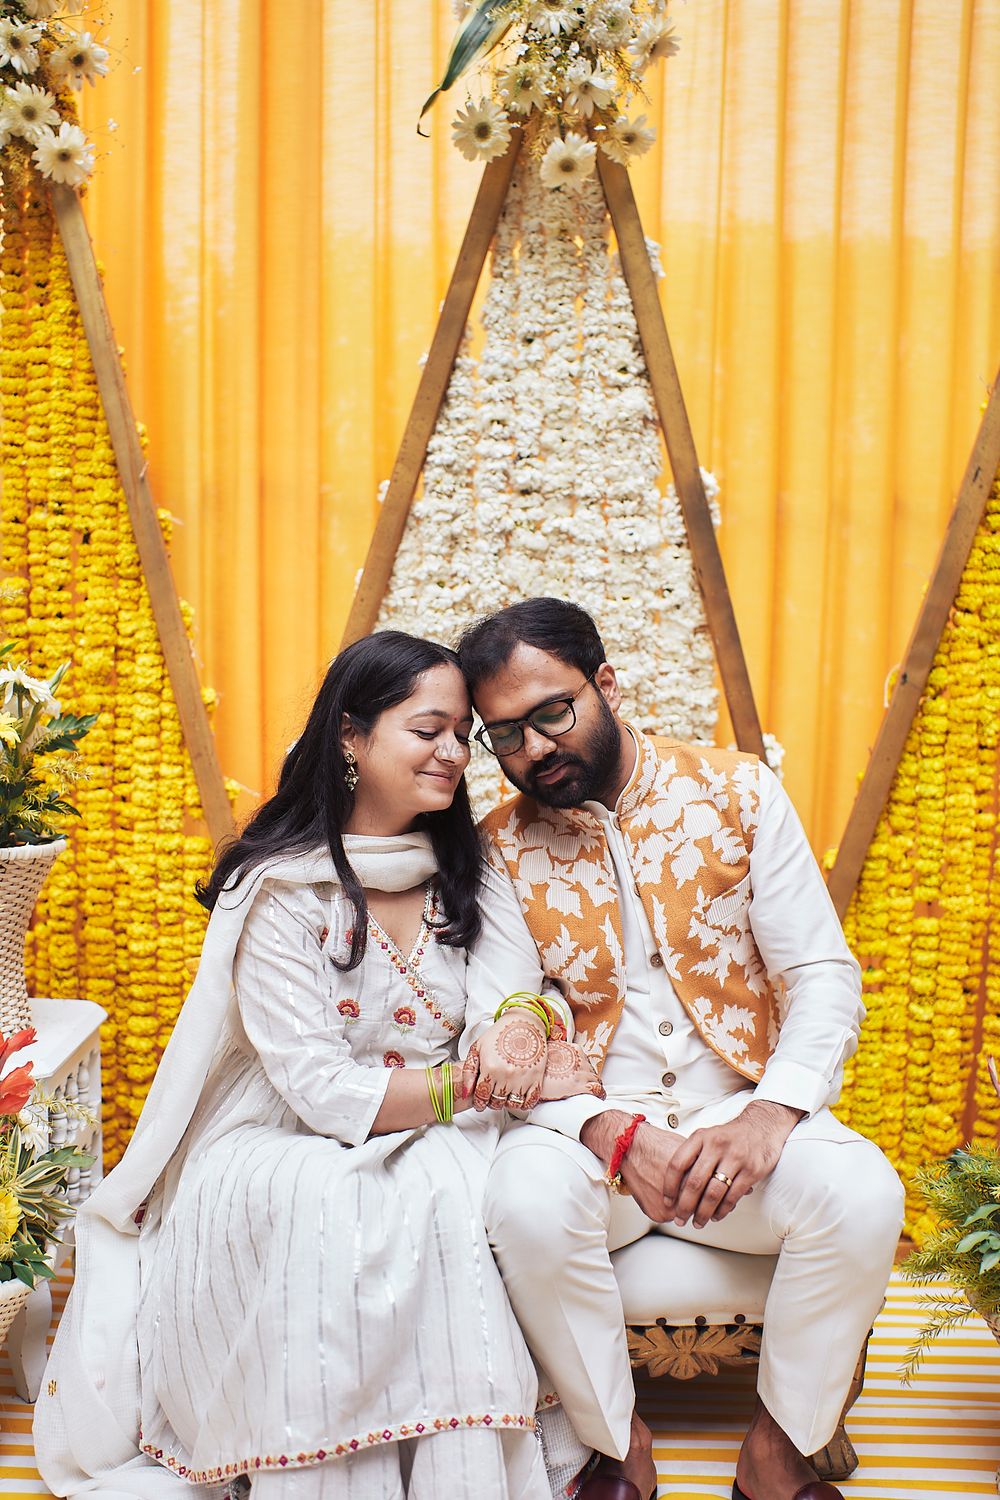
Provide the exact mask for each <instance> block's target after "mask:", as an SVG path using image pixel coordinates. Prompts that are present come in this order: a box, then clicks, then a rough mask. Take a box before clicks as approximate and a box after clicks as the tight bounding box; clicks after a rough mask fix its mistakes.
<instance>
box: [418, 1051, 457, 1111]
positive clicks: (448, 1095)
mask: <svg viewBox="0 0 1000 1500" xmlns="http://www.w3.org/2000/svg"><path fill="white" fill-rule="evenodd" d="M436 1072H437V1069H436V1068H425V1069H424V1074H425V1077H426V1079H427V1092H428V1094H430V1097H431V1109H433V1111H434V1118H435V1120H437V1122H438V1124H439V1125H450V1124H451V1122H452V1120H453V1119H454V1118H455V1080H454V1077H453V1076H452V1071H451V1063H450V1062H446V1063H442V1064H441V1089H440V1093H439V1092H438V1081H437V1079H436V1078H435V1076H434V1075H435V1073H436Z"/></svg>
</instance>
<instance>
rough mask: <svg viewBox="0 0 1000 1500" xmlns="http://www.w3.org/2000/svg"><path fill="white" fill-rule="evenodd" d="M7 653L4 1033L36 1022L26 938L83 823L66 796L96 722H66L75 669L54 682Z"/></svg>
mask: <svg viewBox="0 0 1000 1500" xmlns="http://www.w3.org/2000/svg"><path fill="white" fill-rule="evenodd" d="M14 649H15V647H14V643H13V642H7V643H6V644H4V645H0V1031H4V1032H12V1031H17V1030H21V1029H23V1028H24V1027H25V1026H26V1025H27V1024H28V1021H29V1020H30V1016H29V1011H28V992H27V987H26V985H25V980H24V937H25V933H26V932H27V930H28V923H29V921H30V920H31V913H32V911H33V909H34V904H35V898H36V897H37V895H38V892H39V891H40V890H41V888H42V884H43V882H44V880H45V877H46V875H47V874H48V872H49V869H50V868H51V865H52V863H53V861H54V860H55V859H56V858H57V856H58V855H59V854H61V853H62V851H63V850H64V849H65V847H66V840H65V839H64V838H62V837H61V828H62V826H63V824H64V822H65V820H66V819H67V818H72V817H77V816H78V813H77V810H76V808H75V807H73V805H72V804H71V803H70V802H68V801H67V800H66V792H67V791H68V790H69V788H70V787H71V786H72V784H73V783H74V782H76V781H79V780H81V779H83V777H84V775H85V772H84V770H83V768H82V767H81V765H80V758H79V754H78V751H77V744H78V742H79V741H80V740H81V739H82V738H83V736H84V735H85V734H86V733H87V731H88V730H89V729H90V727H91V726H92V725H93V723H94V722H95V720H96V718H97V715H96V714H83V715H76V714H64V713H63V712H62V710H61V708H60V705H59V700H58V699H57V697H56V690H57V688H58V687H59V684H60V683H61V682H62V680H63V678H64V677H65V675H66V672H67V670H68V668H69V662H64V663H63V664H62V666H60V667H59V669H58V670H57V671H56V672H55V673H53V675H52V676H51V677H49V678H47V679H43V678H39V677H32V676H31V675H30V673H29V672H28V668H27V663H25V662H18V663H17V664H13V663H12V656H13V652H14Z"/></svg>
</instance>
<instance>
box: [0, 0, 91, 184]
mask: <svg viewBox="0 0 1000 1500" xmlns="http://www.w3.org/2000/svg"><path fill="white" fill-rule="evenodd" d="M85 6H86V0H0V161H2V163H3V166H4V168H7V167H9V166H11V165H14V166H20V167H21V168H22V169H24V168H26V167H33V168H34V169H35V170H36V171H38V172H40V173H41V175H42V176H43V177H47V178H48V179H49V180H50V181H52V182H61V183H65V184H66V185H67V186H68V187H73V188H76V187H81V186H82V185H83V184H84V183H85V182H86V181H87V179H88V177H90V175H91V173H92V172H93V170H94V148H93V145H92V143H91V142H90V141H89V140H88V138H87V136H86V135H85V134H84V132H83V131H82V130H81V129H80V126H79V124H78V123H77V119H76V109H75V106H74V103H73V91H74V90H79V89H82V88H83V85H84V84H85V83H91V84H93V83H96V81H97V79H98V78H101V77H103V76H104V74H106V73H107V71H108V51H107V48H106V47H102V46H100V45H99V43H98V42H97V41H96V40H95V39H94V37H93V35H92V34H91V33H90V32H89V31H80V30H77V29H76V28H75V27H73V26H69V25H67V24H66V18H67V17H69V16H75V15H79V14H80V12H81V11H83V10H84V8H85Z"/></svg>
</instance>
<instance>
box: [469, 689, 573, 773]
mask: <svg viewBox="0 0 1000 1500" xmlns="http://www.w3.org/2000/svg"><path fill="white" fill-rule="evenodd" d="M596 675H597V673H596V672H591V674H590V676H589V677H588V678H586V679H585V680H584V681H583V682H581V684H580V686H579V687H578V688H577V690H576V692H575V693H573V694H572V695H571V696H570V697H569V698H556V699H555V700H554V701H553V702H552V703H543V704H542V706H541V708H536V709H535V711H534V713H530V714H528V715H527V716H526V717H525V718H523V719H500V720H498V722H497V723H496V724H483V725H482V726H481V728H479V729H477V730H476V733H475V738H476V739H477V740H478V741H479V743H480V744H481V745H482V747H483V749H484V750H488V751H489V752H490V754H491V755H498V756H503V755H515V754H516V753H517V751H518V750H520V749H521V747H522V745H523V744H524V726H525V724H530V725H531V727H532V729H534V730H535V731H536V732H537V733H538V734H541V735H544V737H545V738H546V739H547V740H553V739H557V738H558V736H559V735H561V734H566V733H568V731H569V730H570V729H572V728H573V725H574V724H575V723H576V709H575V708H574V706H573V705H574V703H575V701H576V699H577V698H579V696H580V694H581V693H582V692H583V690H584V688H585V687H586V686H587V683H588V682H593V680H594V678H595V677H596Z"/></svg>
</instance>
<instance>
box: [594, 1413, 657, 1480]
mask: <svg viewBox="0 0 1000 1500" xmlns="http://www.w3.org/2000/svg"><path fill="white" fill-rule="evenodd" d="M655 1494H656V1465H655V1464H654V1463H653V1434H652V1433H651V1432H650V1430H649V1428H648V1427H647V1426H646V1424H645V1422H644V1421H643V1420H642V1418H641V1417H638V1416H636V1415H635V1413H634V1412H633V1414H632V1430H631V1432H630V1434H629V1447H628V1453H626V1455H625V1457H624V1459H617V1458H606V1457H603V1456H602V1457H601V1458H599V1459H598V1461H597V1463H596V1465H595V1466H594V1468H592V1469H591V1470H590V1472H589V1474H588V1475H587V1477H586V1478H585V1479H584V1481H583V1483H582V1484H581V1486H580V1488H579V1489H578V1490H577V1492H576V1500H653V1496H654V1495H655Z"/></svg>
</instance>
